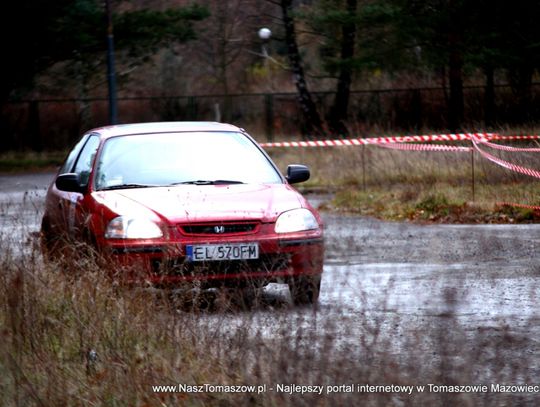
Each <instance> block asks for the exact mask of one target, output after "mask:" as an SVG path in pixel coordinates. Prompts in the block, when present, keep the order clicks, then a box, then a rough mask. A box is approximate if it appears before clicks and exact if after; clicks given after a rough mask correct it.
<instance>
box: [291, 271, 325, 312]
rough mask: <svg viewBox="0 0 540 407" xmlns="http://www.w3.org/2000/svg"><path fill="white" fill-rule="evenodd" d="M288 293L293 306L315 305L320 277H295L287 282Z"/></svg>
mask: <svg viewBox="0 0 540 407" xmlns="http://www.w3.org/2000/svg"><path fill="white" fill-rule="evenodd" d="M289 291H290V293H291V298H292V300H293V303H294V304H295V305H310V304H316V303H317V301H318V300H319V292H320V291H321V276H320V275H316V276H297V277H292V278H291V279H290V280H289Z"/></svg>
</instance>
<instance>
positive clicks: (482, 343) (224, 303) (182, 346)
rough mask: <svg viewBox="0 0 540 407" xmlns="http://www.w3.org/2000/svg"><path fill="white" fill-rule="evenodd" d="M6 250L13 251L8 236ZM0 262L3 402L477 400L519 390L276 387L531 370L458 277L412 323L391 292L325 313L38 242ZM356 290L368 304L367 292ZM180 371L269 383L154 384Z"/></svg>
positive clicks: (452, 380) (479, 378) (471, 377)
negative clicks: (147, 280)
mask: <svg viewBox="0 0 540 407" xmlns="http://www.w3.org/2000/svg"><path fill="white" fill-rule="evenodd" d="M2 250H3V252H7V251H10V249H9V248H8V247H6V246H5V245H4V246H3V247H2ZM1 269H2V273H0V335H1V341H0V388H1V389H2V392H1V393H0V404H1V405H4V406H89V405H97V406H102V405H104V406H164V405H167V406H169V405H188V406H207V405H216V406H232V405H237V406H253V405H257V406H331V405H357V404H358V403H361V404H362V405H368V406H387V405H411V406H412V405H443V404H444V405H475V406H478V405H492V403H493V402H494V401H495V400H497V402H504V401H505V400H507V401H508V400H512V398H511V397H514V395H508V394H494V393H491V392H487V393H481V394H470V393H462V394H450V393H448V392H441V391H439V392H427V391H425V392H423V393H419V392H417V391H414V392H413V393H412V394H406V393H403V392H402V393H399V392H394V393H391V392H389V393H384V392H378V393H366V392H358V391H356V390H355V391H353V392H346V391H344V390H345V389H344V388H342V391H341V392H338V393H335V394H328V393H327V388H326V387H324V391H323V394H321V395H317V394H304V395H300V394H298V393H295V394H292V395H291V394H286V393H280V392H277V391H275V389H276V385H277V384H285V385H291V384H297V385H322V386H328V385H336V386H340V385H350V384H353V385H355V386H356V385H367V384H372V385H381V386H382V385H394V386H397V385H417V384H429V383H436V384H437V385H459V384H463V385H465V384H478V383H480V384H481V383H488V382H492V383H515V382H516V378H517V377H519V378H520V381H521V380H525V381H526V382H527V380H528V381H529V382H531V383H532V381H533V380H532V379H533V378H531V377H530V371H528V370H527V368H526V366H527V363H526V361H524V360H521V359H520V358H522V357H523V355H522V350H521V347H522V346H523V345H526V344H527V343H528V342H527V340H526V339H523V338H518V337H516V336H515V335H514V334H512V333H510V332H509V331H508V330H507V329H505V328H504V326H502V327H495V328H493V329H496V330H497V331H498V333H499V334H498V335H491V332H490V331H486V332H478V333H476V334H475V335H474V336H473V337H472V338H471V335H470V332H469V331H468V330H467V329H466V328H465V326H464V325H462V323H461V322H460V320H459V318H457V317H455V316H454V315H453V313H452V307H453V305H454V304H455V302H456V301H457V299H456V298H455V297H456V292H457V291H456V288H455V287H454V288H452V289H448V290H447V293H446V297H445V302H446V304H447V308H448V310H449V311H448V312H447V313H446V314H445V315H439V316H438V318H436V319H434V320H433V321H432V322H431V323H424V322H420V323H413V324H412V325H411V324H410V321H409V320H408V319H406V318H404V316H400V315H398V314H392V313H391V310H390V309H388V306H387V304H386V300H387V299H388V295H384V293H383V295H382V297H381V298H382V299H381V301H382V302H381V303H380V304H378V305H377V307H378V308H379V309H380V310H381V311H382V313H373V312H372V311H366V312H362V313H360V314H358V313H356V312H354V313H352V314H351V313H350V312H349V311H348V310H347V309H343V310H340V309H335V310H334V311H333V312H332V314H331V315H330V316H331V317H330V318H323V317H322V315H320V314H319V313H318V312H317V311H315V310H310V309H305V308H294V307H292V306H290V305H289V304H288V303H287V302H286V301H285V302H283V301H282V302H280V301H277V302H276V301H274V300H269V299H266V300H262V301H261V302H260V303H258V304H256V305H251V306H250V307H248V308H243V307H241V306H239V305H238V303H236V302H235V300H234V298H235V297H229V296H228V295H227V294H223V295H221V294H218V296H217V297H215V298H211V299H209V300H208V302H201V301H199V302H196V303H194V302H193V301H187V302H186V301H184V300H185V298H183V297H179V296H174V297H170V296H169V295H167V293H166V292H163V291H159V290H142V289H131V290H120V291H119V290H118V289H117V288H116V287H115V285H114V284H111V282H110V281H109V280H108V279H106V278H104V277H103V273H101V272H100V270H99V268H98V267H97V266H96V265H95V264H94V263H93V260H92V259H89V258H84V257H83V258H80V259H78V260H76V261H74V262H70V263H64V264H63V265H58V264H48V265H45V264H43V263H42V262H41V260H40V257H39V255H38V254H37V253H35V252H34V251H32V250H30V251H29V252H27V253H26V254H24V255H22V256H16V255H13V256H6V257H5V260H3V261H2V264H1ZM357 295H358V298H357V301H358V302H359V303H361V304H362V303H364V302H365V300H366V297H365V296H366V293H363V292H359V293H358V294H357ZM171 298H172V299H173V300H171ZM371 301H372V299H371ZM203 303H204V304H205V305H202V304H203ZM209 303H210V304H211V306H208V304H209ZM186 304H189V305H186ZM362 308H366V309H369V307H367V306H366V304H364V305H363V306H361V307H360V309H362ZM514 353H516V354H518V355H520V356H519V357H518V358H516V356H511V355H513V354H514ZM479 369H481V374H479ZM181 383H183V384H189V385H201V384H205V383H208V384H211V385H255V386H262V385H266V386H267V387H266V388H265V391H264V392H263V393H262V394H257V391H254V392H251V393H250V392H247V393H246V392H240V393H225V392H202V393H191V394H187V393H175V392H163V393H160V392H154V391H153V389H152V386H153V385H177V384H181ZM272 387H273V388H274V390H270V388H272ZM257 389H259V388H257ZM355 389H356V388H355ZM520 400H525V401H527V400H529V399H528V398H527V397H524V398H522V399H520Z"/></svg>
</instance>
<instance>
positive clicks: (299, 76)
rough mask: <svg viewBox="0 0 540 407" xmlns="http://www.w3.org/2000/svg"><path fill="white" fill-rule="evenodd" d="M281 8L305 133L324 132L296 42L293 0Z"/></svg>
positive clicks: (286, 1) (282, 4)
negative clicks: (292, 12) (292, 14)
mask: <svg viewBox="0 0 540 407" xmlns="http://www.w3.org/2000/svg"><path fill="white" fill-rule="evenodd" d="M280 4H281V10H282V12H283V23H284V25H285V40H286V42H287V52H288V56H289V63H290V64H291V68H292V71H293V74H294V83H295V85H296V89H297V91H298V100H299V102H300V107H301V109H302V114H303V116H304V121H305V134H307V135H308V137H309V136H310V135H312V134H314V133H315V134H317V133H321V132H322V121H321V118H320V116H319V113H318V112H317V107H316V106H315V103H314V102H313V99H312V98H311V94H310V93H309V90H308V87H307V83H306V78H305V75H304V69H303V68H302V63H301V58H300V52H299V50H298V44H297V42H296V31H295V27H294V20H293V18H292V16H291V11H292V0H281V1H280Z"/></svg>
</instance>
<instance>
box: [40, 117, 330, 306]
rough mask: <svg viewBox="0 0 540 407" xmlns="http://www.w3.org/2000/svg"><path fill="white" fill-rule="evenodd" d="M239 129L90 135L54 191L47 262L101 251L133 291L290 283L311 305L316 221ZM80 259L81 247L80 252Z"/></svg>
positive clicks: (196, 126)
mask: <svg viewBox="0 0 540 407" xmlns="http://www.w3.org/2000/svg"><path fill="white" fill-rule="evenodd" d="M309 175H310V174H309V169H308V168H307V167H305V166H303V165H290V166H289V167H288V168H287V175H286V176H285V177H284V176H283V175H281V173H280V172H279V170H278V169H277V168H276V166H275V164H274V163H273V162H272V161H271V159H270V158H269V157H268V155H267V154H266V153H265V152H264V151H263V150H262V149H261V148H260V147H259V146H258V144H257V143H256V142H255V141H254V140H253V139H252V138H251V137H250V136H249V135H248V134H247V133H246V132H245V131H244V130H243V129H240V128H238V127H235V126H232V125H228V124H222V123H211V122H168V123H140V124H127V125H118V126H108V127H102V128H98V129H94V130H90V131H89V132H87V133H86V134H85V135H84V136H83V137H82V138H81V139H80V141H79V142H78V143H77V144H76V145H75V147H74V148H73V149H72V150H71V152H70V153H69V155H68V157H67V158H66V160H65V162H64V163H63V165H62V166H61V168H60V170H59V172H58V175H57V176H56V178H55V180H54V182H53V183H52V184H51V186H50V187H49V189H48V192H47V197H46V208H45V213H44V216H43V221H42V233H41V235H42V242H43V247H44V249H45V252H46V254H47V256H48V257H49V258H50V257H55V256H56V257H58V256H62V253H65V251H64V250H61V249H62V246H64V247H65V245H69V246H70V247H71V248H74V247H79V246H78V245H77V244H76V243H77V242H84V243H87V244H89V245H92V246H93V247H94V248H95V249H96V250H97V251H98V252H99V253H100V254H101V255H102V256H103V258H105V259H107V264H108V265H110V267H108V268H110V270H111V271H112V272H113V274H114V276H115V277H116V278H118V279H119V280H120V281H123V282H126V283H144V282H148V283H151V284H154V285H157V286H175V285H178V284H183V283H185V282H190V281H191V282H197V285H200V286H203V287H215V286H223V285H226V286H233V287H242V286H245V285H246V284H255V285H256V286H257V287H261V286H264V285H266V284H267V283H269V282H282V283H288V284H289V288H290V292H291V296H292V298H293V300H294V302H295V303H298V304H301V303H304V304H305V303H314V302H316V301H317V299H318V296H319V290H320V284H321V274H322V270H323V257H324V245H323V225H322V222H321V218H320V216H319V214H318V213H317V212H316V211H315V210H314V208H313V207H312V206H311V205H310V204H309V203H308V202H307V200H306V199H305V198H304V197H302V195H300V194H299V193H298V192H297V191H296V190H295V189H294V188H293V187H291V184H294V183H297V182H302V181H305V180H307V179H308V178H309ZM76 250H77V249H76Z"/></svg>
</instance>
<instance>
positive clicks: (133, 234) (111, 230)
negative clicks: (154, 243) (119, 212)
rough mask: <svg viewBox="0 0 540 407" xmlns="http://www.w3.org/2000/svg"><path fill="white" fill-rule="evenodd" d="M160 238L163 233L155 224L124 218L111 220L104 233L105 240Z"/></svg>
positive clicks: (139, 219) (146, 220) (143, 220)
mask: <svg viewBox="0 0 540 407" xmlns="http://www.w3.org/2000/svg"><path fill="white" fill-rule="evenodd" d="M162 236H163V232H162V231H161V229H160V228H159V226H158V225H157V224H156V223H155V222H153V221H151V220H149V219H144V218H129V217H126V216H118V217H116V218H114V219H113V220H111V221H110V222H109V225H108V226H107V230H106V231H105V237H106V238H107V239H155V238H158V237H162Z"/></svg>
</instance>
